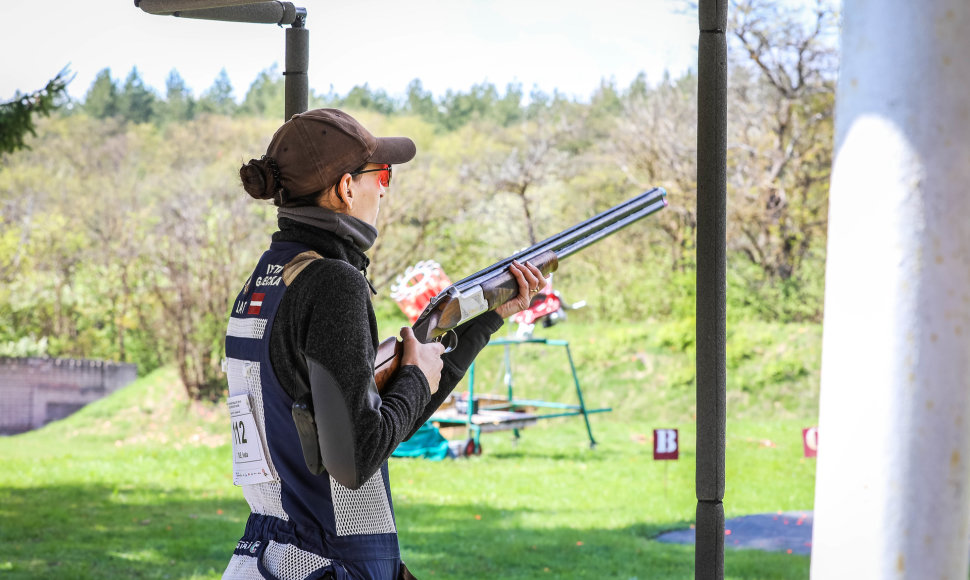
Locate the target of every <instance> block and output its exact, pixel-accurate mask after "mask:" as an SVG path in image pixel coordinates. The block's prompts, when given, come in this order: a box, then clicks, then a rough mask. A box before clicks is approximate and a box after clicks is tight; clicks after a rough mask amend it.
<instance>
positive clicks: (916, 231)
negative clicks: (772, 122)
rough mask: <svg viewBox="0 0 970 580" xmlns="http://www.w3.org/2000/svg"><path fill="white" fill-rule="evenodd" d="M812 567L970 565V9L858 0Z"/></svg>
mask: <svg viewBox="0 0 970 580" xmlns="http://www.w3.org/2000/svg"><path fill="white" fill-rule="evenodd" d="M843 10H844V11H843V18H844V20H843V28H842V62H841V71H840V75H839V86H838V91H837V95H838V96H837V102H836V114H835V120H836V126H835V132H836V134H835V151H836V154H835V159H834V162H833V167H832V182H831V190H830V194H829V226H828V255H827V260H826V278H825V328H824V333H823V338H822V378H821V400H820V410H819V436H820V446H819V452H818V469H817V474H816V487H815V518H814V525H813V538H812V568H811V574H812V578H836V577H838V578H862V577H867V578H914V579H915V578H966V577H967V572H968V566H970V548H968V546H970V192H968V184H970V101H968V97H967V95H968V93H970V61H968V60H967V58H966V55H967V54H970V36H968V35H967V34H966V31H967V30H968V29H970V4H968V3H967V2H966V0H927V1H926V2H911V1H909V0H885V1H883V2H878V3H873V2H860V1H855V0H848V1H846V2H845V4H844V6H843Z"/></svg>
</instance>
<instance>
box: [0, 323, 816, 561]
mask: <svg viewBox="0 0 970 580" xmlns="http://www.w3.org/2000/svg"><path fill="white" fill-rule="evenodd" d="M557 328H559V327H555V328H553V329H550V333H549V335H550V336H551V331H554V330H556V329H557ZM562 328H563V331H560V334H558V335H557V337H561V338H567V339H569V340H570V341H571V346H572V350H573V357H574V358H575V359H576V363H577V367H578V372H579V374H580V380H581V381H582V382H583V388H584V394H585V395H586V398H587V404H588V405H590V406H612V407H614V409H615V410H614V411H613V412H611V413H603V414H598V415H593V416H592V418H591V421H592V428H593V434H594V435H595V437H596V439H597V441H598V443H599V445H598V446H597V448H596V449H595V450H590V449H589V445H588V440H587V436H586V432H585V429H584V427H583V423H582V420H581V419H580V418H577V417H573V418H565V419H551V420H547V421H540V422H539V424H538V425H536V426H534V427H530V428H528V429H525V430H523V431H522V432H521V435H522V437H521V439H520V440H519V441H518V443H514V442H513V440H512V437H511V434H510V433H508V432H499V433H488V434H485V435H483V438H482V441H483V447H484V453H483V454H482V455H481V456H478V457H471V458H463V459H460V460H446V461H442V462H431V461H426V460H421V459H392V460H391V464H390V471H391V481H392V487H393V489H394V503H395V510H396V514H397V522H398V527H399V530H400V536H401V545H402V551H403V557H404V559H405V561H406V562H407V563H408V566H409V567H410V568H411V569H412V570H413V571H414V572H415V574H416V575H417V576H418V577H419V578H455V579H458V578H510V579H526V578H543V577H548V578H622V579H630V578H637V579H644V578H692V577H693V557H694V556H693V546H681V545H671V544H664V543H660V542H657V541H655V540H654V539H653V538H654V537H655V536H656V535H657V534H659V533H660V532H662V531H665V530H672V529H678V528H682V527H687V526H689V525H691V523H692V522H693V519H694V510H695V507H696V500H695V497H694V449H695V437H694V432H695V431H694V419H693V416H692V413H693V406H692V402H691V401H692V398H693V386H692V385H691V384H690V382H691V381H692V377H691V370H690V369H691V368H692V365H693V362H692V358H691V356H692V355H690V354H689V351H690V349H689V348H686V349H685V348H684V347H683V346H677V345H676V344H673V345H671V344H667V343H666V342H665V341H666V340H667V339H663V340H658V339H648V338H647V333H645V332H643V331H641V330H639V329H638V328H636V327H634V326H632V325H631V326H630V327H626V328H622V327H612V328H613V330H608V329H606V328H602V329H595V332H591V331H590V329H589V327H580V326H579V325H576V326H574V327H572V328H569V327H568V326H567V325H563V327H562ZM661 330H663V329H661ZM668 331H669V332H668V333H667V334H669V335H672V336H674V342H675V343H676V336H678V332H679V331H678V330H677V329H676V328H675V329H668ZM819 332H820V330H819V329H818V328H817V327H814V326H804V327H794V326H788V327H781V326H780V325H775V326H770V325H767V326H766V325H751V326H750V327H749V328H747V329H746V330H745V331H744V332H743V333H742V335H737V334H735V335H734V337H735V338H734V339H733V340H734V342H735V343H737V342H742V343H743V345H742V346H740V347H739V346H737V345H735V346H734V347H732V346H729V359H730V360H729V368H730V372H731V373H732V374H733V377H734V378H733V379H729V397H728V398H729V405H730V402H731V401H733V402H734V404H733V407H729V408H730V414H729V421H728V433H727V492H726V496H725V499H724V506H725V512H726V515H727V517H732V516H737V515H745V514H751V513H763V512H776V511H778V510H807V509H811V508H812V497H813V490H814V474H815V465H814V462H813V460H804V459H802V457H801V441H800V435H801V429H802V427H805V426H808V425H811V424H814V408H815V405H816V404H817V372H818V369H817V364H818V363H817V356H818V351H819V346H818V345H817V341H818V338H819ZM570 333H572V334H570ZM593 335H595V336H597V337H599V338H598V339H596V340H594V341H593V342H589V340H588V339H584V337H586V336H593ZM738 336H743V337H744V338H743V340H740V339H738V338H737V337H738ZM597 340H598V341H599V342H598V343H597ZM521 348H522V351H523V352H522V353H521V355H520V354H518V353H517V354H516V355H515V357H516V358H515V359H514V360H515V361H516V362H515V364H516V375H515V376H516V385H517V389H521V390H522V391H525V392H524V393H522V395H523V396H529V397H546V398H550V399H551V398H553V397H558V400H565V401H567V402H572V400H573V399H574V398H575V394H574V392H571V391H570V389H571V382H570V381H571V379H569V381H566V384H567V387H563V386H562V384H561V383H563V376H562V373H568V372H569V369H568V363H566V362H565V359H564V358H557V357H560V356H561V357H564V355H562V354H556V353H555V352H552V351H553V349H536V350H535V351H534V352H527V349H528V348H532V347H531V346H530V347H521ZM732 348H734V349H735V350H734V351H732V350H731V349H732ZM489 351H495V352H489ZM500 351H501V349H498V348H493V349H488V350H487V351H486V352H485V353H484V354H483V356H482V358H481V359H480V362H479V366H480V372H479V374H478V377H479V378H478V379H476V382H477V383H478V381H481V382H480V383H478V384H481V385H483V387H482V388H485V386H484V385H488V384H489V381H493V382H494V381H495V380H496V379H495V377H492V378H489V373H490V372H491V373H493V374H494V375H495V376H498V375H499V374H500V366H501V352H500ZM546 351H549V352H546ZM748 352H750V353H751V354H747V355H746V354H745V353H748ZM732 353H733V354H732ZM732 356H733V358H732ZM731 361H733V362H731ZM732 365H733V366H732ZM759 366H760V367H763V368H766V369H768V370H767V371H766V372H770V373H773V374H772V375H770V376H769V377H765V376H763V374H759V373H757V372H756V370H755V367H759ZM490 368H492V369H493V370H491V371H490V370H489V369H490ZM530 369H540V370H531V371H530ZM563 369H564V370H563ZM539 376H544V377H546V378H545V379H541V380H539V379H537V378H536V377H539ZM729 376H732V375H729ZM771 376H773V377H774V379H772V378H771ZM520 377H521V380H520ZM658 377H659V378H658ZM742 377H753V378H751V379H750V380H745V382H744V384H739V383H738V382H733V383H732V382H731V381H732V380H734V381H739V380H741V378H742ZM566 378H569V377H568V376H567V377H566ZM530 381H531V382H530ZM813 382H814V385H813ZM749 383H750V384H754V385H756V386H757V389H754V388H753V387H749V389H748V390H747V391H745V385H747V384H749ZM492 390H493V391H494V392H500V391H499V390H497V389H492ZM660 427H673V428H679V429H680V433H681V454H680V460H679V461H669V462H655V461H653V460H652V455H651V451H652V448H651V442H650V436H651V433H652V430H653V429H654V428H660ZM456 437H457V435H456ZM229 457H230V450H229V435H228V427H227V426H226V425H225V418H224V416H223V409H222V407H221V406H220V405H215V406H210V405H205V404H189V403H188V402H187V401H186V400H185V396H184V394H183V393H182V391H181V390H180V387H179V386H178V384H177V380H176V378H175V374H174V373H173V372H171V371H169V370H163V371H159V372H156V373H153V374H152V375H150V376H148V377H146V378H144V379H141V380H139V381H138V382H136V383H135V384H133V385H131V386H129V387H126V388H125V389H123V390H121V391H119V392H118V393H115V394H114V395H112V396H110V397H108V398H106V399H104V400H101V401H99V402H97V403H94V404H92V405H89V406H88V407H86V408H85V409H83V410H81V411H80V412H78V413H77V414H75V415H73V416H72V417H70V418H68V419H66V420H64V421H59V422H57V423H53V424H51V425H48V426H47V427H45V428H44V429H41V430H39V431H36V432H33V433H28V434H24V435H18V436H15V437H6V438H0V458H2V465H3V469H2V470H0V546H3V548H2V549H0V580H3V579H7V578H10V579H13V578H51V577H57V578H218V577H219V576H220V574H221V572H222V570H223V568H224V567H225V564H226V562H227V561H228V558H229V555H230V553H231V551H232V549H233V547H234V545H235V542H236V540H237V539H238V537H239V536H240V535H241V533H242V529H243V525H244V523H245V520H246V516H247V515H248V508H247V506H246V503H245V501H244V500H243V498H242V493H241V492H240V491H239V490H238V489H236V488H234V487H233V485H232V482H231V479H230V474H229V471H230V462H229ZM808 567H809V561H808V558H807V557H804V556H794V555H788V554H777V553H766V552H761V551H754V550H733V549H728V550H727V552H726V555H725V577H727V578H766V579H767V578H779V579H781V578H786V579H787V578H807V577H808Z"/></svg>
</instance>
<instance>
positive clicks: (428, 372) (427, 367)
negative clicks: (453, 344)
mask: <svg viewBox="0 0 970 580" xmlns="http://www.w3.org/2000/svg"><path fill="white" fill-rule="evenodd" d="M401 338H402V339H404V354H403V355H401V364H402V365H415V366H417V367H418V368H419V369H421V372H423V373H424V376H425V378H426V379H428V386H430V387H431V394H432V395H433V394H435V392H437V390H438V383H439V382H440V381H441V367H442V365H443V363H442V361H441V355H442V353H444V352H445V347H444V345H442V344H441V343H440V342H429V343H428V344H422V343H421V342H420V341H418V339H417V338H415V336H414V331H413V330H411V327H410V326H403V327H401Z"/></svg>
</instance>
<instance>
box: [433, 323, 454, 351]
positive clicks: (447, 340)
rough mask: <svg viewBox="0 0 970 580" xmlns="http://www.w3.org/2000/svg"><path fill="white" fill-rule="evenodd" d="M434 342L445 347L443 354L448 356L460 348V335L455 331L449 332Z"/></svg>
mask: <svg viewBox="0 0 970 580" xmlns="http://www.w3.org/2000/svg"><path fill="white" fill-rule="evenodd" d="M434 340H435V342H440V343H441V344H443V345H445V352H444V353H442V354H447V353H449V352H451V351H453V350H455V348H457V347H458V333H456V332H455V331H454V329H452V330H449V331H448V332H446V333H444V334H442V335H441V336H439V337H437V338H435V339H434Z"/></svg>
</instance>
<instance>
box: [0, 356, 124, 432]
mask: <svg viewBox="0 0 970 580" xmlns="http://www.w3.org/2000/svg"><path fill="white" fill-rule="evenodd" d="M136 377H137V368H136V366H135V365H133V364H127V363H114V362H106V361H99V360H79V359H54V358H5V357H0V434H5V435H9V434H13V433H22V432H24V431H29V430H31V429H37V428H39V427H42V426H44V425H46V424H47V423H50V422H51V421H56V420H58V419H63V418H64V417H67V416H68V415H70V414H71V413H73V412H75V411H77V410H78V409H80V408H81V407H83V406H84V405H87V404H88V403H91V402H92V401H96V400H98V399H100V398H101V397H104V396H105V395H108V394H110V393H112V392H114V391H116V390H118V389H120V388H121V387H123V386H125V385H127V384H128V383H130V382H132V381H134V380H135V378H136Z"/></svg>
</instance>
